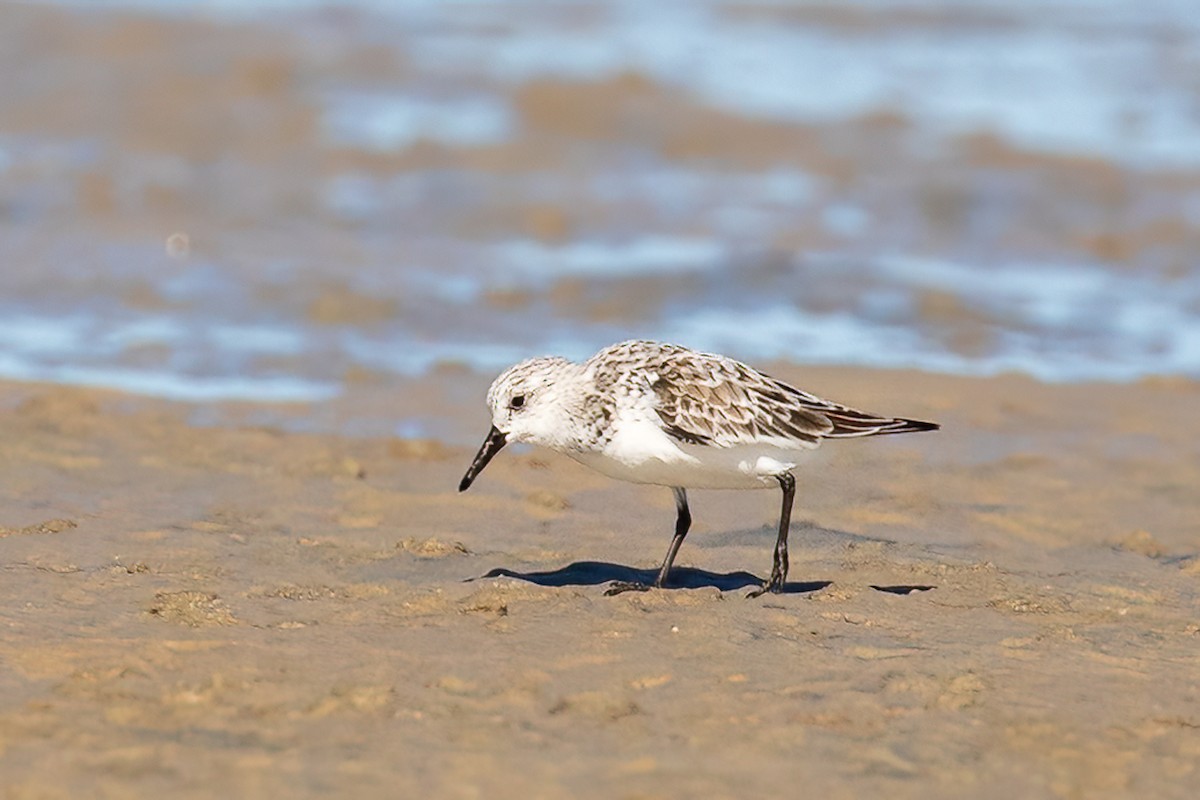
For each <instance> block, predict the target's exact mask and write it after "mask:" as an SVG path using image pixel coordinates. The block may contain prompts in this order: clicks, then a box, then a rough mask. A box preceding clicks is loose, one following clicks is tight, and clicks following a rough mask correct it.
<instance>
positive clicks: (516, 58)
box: [0, 0, 1200, 401]
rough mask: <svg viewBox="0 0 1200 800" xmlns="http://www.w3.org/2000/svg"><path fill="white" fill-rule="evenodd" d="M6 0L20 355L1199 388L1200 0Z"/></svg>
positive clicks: (275, 378) (10, 290)
mask: <svg viewBox="0 0 1200 800" xmlns="http://www.w3.org/2000/svg"><path fill="white" fill-rule="evenodd" d="M0 13H2V14H3V15H4V16H3V18H0V22H5V21H7V22H8V23H9V24H8V25H7V27H8V28H9V30H10V32H12V33H10V34H9V35H11V36H12V37H14V38H12V39H11V40H7V41H9V42H10V46H9V47H7V48H5V47H4V46H3V42H0V62H2V63H0V67H4V68H6V74H12V75H15V76H16V78H15V79H14V80H12V81H10V82H9V86H8V87H6V88H0V232H2V236H0V259H2V260H3V262H4V263H5V264H6V265H7V268H6V269H5V270H4V271H3V272H2V273H0V314H3V316H4V320H5V323H4V325H3V326H2V327H0V376H2V377H6V378H15V379H21V380H49V381H58V382H65V383H79V384H87V385H101V386H110V387H115V388H122V389H127V390H130V391H135V392H140V393H145V394H152V395H158V396H166V397H172V398H179V399H186V400H194V401H208V400H220V399H247V400H263V401H280V400H297V401H321V400H326V399H330V398H333V397H337V396H338V395H340V394H342V393H344V392H346V391H347V386H348V385H349V384H348V383H347V375H348V374H352V373H353V372H354V371H355V370H360V371H362V370H365V371H374V372H379V373H384V374H391V375H407V376H412V375H421V374H424V373H425V372H427V371H429V370H431V369H434V368H436V367H437V366H438V365H441V364H446V363H456V364H465V365H467V366H469V367H471V368H473V369H476V370H480V371H483V372H490V371H494V370H498V369H500V368H502V367H503V366H505V365H506V364H507V363H510V362H512V361H514V360H517V359H519V358H522V357H525V356H528V355H533V354H537V353H542V352H558V353H561V354H564V355H568V356H572V357H585V356H586V355H588V354H589V353H590V352H593V351H594V350H595V349H596V348H598V347H600V346H603V345H604V344H606V343H609V342H611V341H615V340H618V339H622V338H628V337H633V336H644V337H652V338H662V339H670V340H675V341H679V342H681V343H685V344H688V345H692V346H696V347H701V348H706V349H713V350H721V351H724V352H729V353H731V354H734V355H736V356H739V357H742V358H745V359H747V360H751V361H753V360H756V359H757V360H773V359H784V360H789V361H793V362H796V363H832V364H852V365H864V366H877V367H913V368H919V369H925V370H931V371H938V372H950V373H956V374H968V375H987V374H995V373H998V372H1003V371H1018V372H1023V373H1027V374H1030V375H1033V376H1035V377H1037V378H1039V379H1042V380H1047V381H1081V380H1100V381H1127V380H1134V379H1138V378H1140V377H1144V376H1147V375H1160V374H1170V375H1184V376H1189V377H1200V79H1198V78H1197V77H1196V76H1200V17H1198V16H1197V15H1196V14H1195V13H1194V8H1193V4H1192V3H1190V2H1171V1H1169V0H1151V1H1148V2H1138V3H1132V2H1125V3H1118V2H1099V0H1095V1H1094V2H1089V1H1088V0H1069V1H1063V0H1055V1H1054V2H1033V0H1027V1H1026V2H1008V3H998V2H992V1H991V0H976V1H968V0H963V1H962V2H952V3H935V4H931V3H916V2H884V1H883V0H878V1H875V2H872V1H870V0H854V2H850V3H845V4H839V5H837V6H831V5H828V4H807V3H771V2H766V3H762V2H759V3H740V2H719V1H718V0H709V1H708V2H662V3H642V2H576V3H549V2H528V3H517V4H512V3H484V2H475V3H453V4H446V3H438V2H415V0H409V1H408V2H402V3H382V2H369V1H367V0H362V1H360V2H355V3H343V4H340V5H334V6H330V5H329V4H327V3H316V2H314V3H306V2H288V3H282V2H265V1H264V2H237V3H234V2H212V1H210V2H187V1H186V0H179V1H177V2H165V1H164V2H149V1H148V0H146V1H143V2H107V1H105V0H93V2H71V3H51V2H42V3H35V4H29V5H27V6H26V7H25V8H23V9H15V8H9V9H3V10H0ZM22 26H23V27H22ZM21 30H23V31H25V33H16V31H21ZM2 35H5V34H2V33H0V36H2ZM39 36H41V37H45V38H44V39H38V37H39ZM20 37H24V38H20ZM25 41H29V42H32V43H33V44H31V45H30V47H31V48H32V49H31V51H30V53H28V54H22V53H19V52H17V51H18V50H19V49H20V48H19V45H21V44H22V43H24V42H25ZM38 42H41V44H40V45H39V44H37V43H38ZM35 45H36V46H35ZM5 49H7V50H8V51H9V55H8V56H4V55H3V51H4V50H5ZM6 58H7V59H9V60H8V61H6V60H5V59H6ZM73 84H78V85H79V86H81V87H90V90H89V91H88V93H87V96H86V97H85V98H83V99H80V100H79V102H78V103H77V105H78V106H80V107H81V108H82V109H83V111H81V112H80V113H81V116H80V117H79V119H78V121H75V122H72V121H71V119H70V115H69V114H67V113H66V112H64V111H63V110H62V105H61V102H62V101H61V100H60V101H58V102H56V101H55V98H56V97H60V96H65V97H68V98H69V97H70V95H69V94H66V95H63V92H67V91H68V90H67V89H64V87H66V86H71V85H73ZM56 93H57V94H56ZM85 112H86V113H85Z"/></svg>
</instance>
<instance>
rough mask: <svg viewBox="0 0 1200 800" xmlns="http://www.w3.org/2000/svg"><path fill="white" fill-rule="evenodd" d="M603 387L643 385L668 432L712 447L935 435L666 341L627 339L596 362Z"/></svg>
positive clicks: (931, 426)
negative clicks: (921, 432)
mask: <svg viewBox="0 0 1200 800" xmlns="http://www.w3.org/2000/svg"><path fill="white" fill-rule="evenodd" d="M590 363H591V364H592V365H593V367H594V369H595V378H596V383H597V387H598V388H600V389H601V390H602V391H610V390H612V389H613V388H615V387H616V386H619V385H624V386H626V387H627V388H630V389H632V388H633V387H634V386H636V385H641V386H642V387H643V388H642V389H641V391H644V386H645V383H648V384H649V388H650V389H651V391H653V392H654V395H655V398H656V400H657V403H656V405H655V411H656V412H657V413H658V416H659V418H660V419H661V420H662V423H663V428H664V429H665V430H666V432H667V433H668V434H669V435H671V436H672V437H674V438H675V439H678V440H679V441H681V442H687V443H689V444H701V445H709V446H713V447H735V446H738V445H745V444H771V445H774V446H777V447H782V448H785V449H786V448H789V447H800V448H812V447H816V446H817V445H818V444H820V441H821V439H849V438H856V437H862V436H877V435H880V434H889V433H909V432H913V431H929V430H936V429H937V428H938V425H937V424H935V423H932V422H922V421H920V420H912V419H902V418H893V417H880V416H876V415H874V414H867V413H865V412H863V411H857V410H855V409H853V408H850V407H848V406H843V405H839V404H837V403H831V402H829V401H828V400H823V399H821V398H820V397H817V396H816V395H813V394H809V393H808V392H804V391H801V390H800V389H797V388H795V387H794V386H789V385H788V384H786V383H783V382H782V381H778V380H775V379H774V378H772V377H770V376H768V375H764V374H763V373H761V372H759V371H758V370H756V369H754V368H753V367H750V366H747V365H746V364H743V363H741V362H740V361H735V360H733V359H732V358H726V357H725V356H719V355H715V354H712V353H701V352H697V351H695V350H690V349H688V348H686V347H680V346H678V345H672V344H663V343H660V342H648V341H629V342H621V343H619V344H615V345H612V346H611V347H608V348H605V349H604V350H601V351H600V352H599V353H597V354H596V355H595V356H593V357H592V359H591V360H590Z"/></svg>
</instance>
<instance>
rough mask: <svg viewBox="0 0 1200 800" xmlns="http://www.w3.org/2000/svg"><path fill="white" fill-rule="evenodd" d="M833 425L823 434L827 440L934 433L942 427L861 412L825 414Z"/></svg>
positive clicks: (915, 420) (931, 423)
mask: <svg viewBox="0 0 1200 800" xmlns="http://www.w3.org/2000/svg"><path fill="white" fill-rule="evenodd" d="M825 416H827V417H829V421H830V422H832V423H833V430H831V431H829V433H826V434H824V436H825V438H828V439H852V438H857V437H862V436H887V435H889V434H893V433H919V432H921V431H936V430H938V429H939V428H941V427H942V426H941V425H939V424H937V423H936V422H925V421H923V420H919V419H904V418H890V417H876V416H872V415H870V414H863V413H861V412H856V411H849V412H848V413H847V412H841V411H834V412H829V411H827V412H825Z"/></svg>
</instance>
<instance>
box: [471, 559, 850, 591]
mask: <svg viewBox="0 0 1200 800" xmlns="http://www.w3.org/2000/svg"><path fill="white" fill-rule="evenodd" d="M479 577H480V578H501V577H503V578H517V579H518V580H522V581H529V582H530V583H536V584H537V585H539V586H598V585H599V584H602V583H611V582H613V581H618V582H626V583H646V584H649V583H653V582H654V579H655V578H656V577H658V570H657V569H636V568H634V567H627V566H625V565H623V564H612V563H609V562H607V561H576V562H575V563H574V564H568V565H567V566H565V567H560V568H559V569H552V570H546V571H543V572H518V571H516V570H512V569H506V568H504V567H497V568H496V569H493V570H490V571H489V572H487V573H486V574H484V575H480V576H479ZM467 580H478V579H477V578H468V579H467ZM831 583H833V581H795V582H789V583H785V584H784V585H783V591H784V593H785V594H806V593H808V592H816V591H820V590H821V589H824V588H825V587H826V586H829V585H830V584H831ZM762 585H763V580H762V578H760V577H758V576H757V575H751V574H750V573H749V572H742V571H739V572H709V571H708V570H705V569H696V568H695V567H672V568H671V578H670V580H669V581H668V582H667V586H666V587H665V588H667V589H702V588H705V587H709V586H712V587H715V588H717V589H719V590H721V591H722V592H732V591H736V590H737V589H745V588H747V587H751V586H753V587H758V586H762Z"/></svg>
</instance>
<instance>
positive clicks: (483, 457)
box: [458, 425, 507, 492]
mask: <svg viewBox="0 0 1200 800" xmlns="http://www.w3.org/2000/svg"><path fill="white" fill-rule="evenodd" d="M506 441H507V440H506V439H505V438H504V434H503V433H502V432H501V431H500V429H499V428H497V427H496V426H495V425H493V426H492V429H491V430H490V431H488V435H487V438H486V439H484V440H483V446H482V447H480V448H479V452H478V453H476V454H475V460H474V461H472V462H471V466H469V467H467V474H466V475H463V479H462V480H461V481H460V482H459V484H458V490H459V491H460V492H465V491H466V490H467V487H468V486H470V485H471V484H472V483H474V482H475V478H476V476H478V475H479V473H481V472H483V468H484V467H486V466H487V465H488V462H489V461H491V460H492V458H493V456H495V455H496V453H499V452H500V450H501V449H502V448H503V447H504V445H505V443H506Z"/></svg>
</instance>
